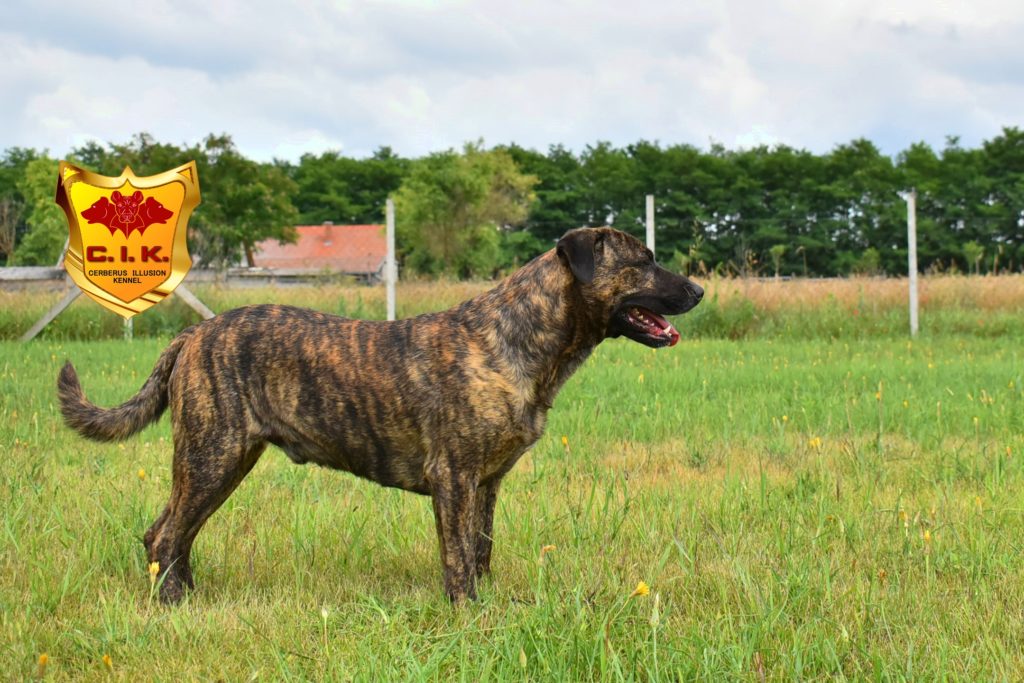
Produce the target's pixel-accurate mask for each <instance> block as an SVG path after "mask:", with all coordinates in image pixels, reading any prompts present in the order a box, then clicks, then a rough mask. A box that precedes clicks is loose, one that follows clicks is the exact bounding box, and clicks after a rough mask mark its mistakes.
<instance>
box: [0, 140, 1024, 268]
mask: <svg viewBox="0 0 1024 683" xmlns="http://www.w3.org/2000/svg"><path fill="white" fill-rule="evenodd" d="M66 158H67V159H68V160H69V161H72V162H73V163H77V164H79V165H81V166H83V167H85V168H88V169H90V170H93V171H96V172H98V173H102V174H104V175H118V174H120V172H121V171H122V169H123V168H124V167H125V166H131V167H132V169H133V170H134V171H135V173H136V174H138V175H152V174H155V173H159V172H161V171H165V170H168V169H170V168H173V167H175V166H178V165H180V164H182V163H185V162H187V161H190V160H195V161H196V162H197V165H198V167H199V177H200V184H201V188H202V193H203V203H202V204H201V205H200V207H199V208H198V209H197V210H196V212H195V213H194V214H193V218H192V220H191V222H190V231H191V232H190V240H189V241H190V249H191V251H192V252H193V255H194V256H195V257H196V259H197V261H198V262H200V263H202V264H205V265H208V266H213V267H224V266H226V265H230V264H233V263H238V262H240V261H241V259H242V257H243V256H247V257H248V259H249V262H250V263H253V262H255V263H256V264H257V265H258V263H259V254H258V253H255V252H254V247H255V245H256V244H257V243H258V242H260V241H262V240H264V239H270V238H272V239H278V240H282V241H291V240H294V239H295V231H294V226H295V225H300V224H318V223H322V222H324V221H333V222H334V223H336V224H344V223H354V224H358V223H380V222H382V221H383V211H384V202H385V200H386V199H387V198H388V197H393V198H394V199H395V203H396V211H397V226H398V246H399V252H400V254H399V256H400V259H401V263H402V266H403V268H404V269H405V270H406V271H407V272H409V271H411V272H417V273H423V274H439V273H445V274H448V275H454V276H460V277H465V276H473V277H490V276H494V275H496V274H499V273H501V272H505V271H507V270H509V269H511V268H514V267H516V266H517V265H521V264H522V263H524V262H525V261H526V260H528V259H530V258H532V257H533V256H535V255H537V254H539V253H541V252H543V251H545V250H546V249H549V248H551V246H552V245H553V244H554V242H555V241H556V240H557V239H558V237H560V236H561V235H562V234H563V233H564V232H565V231H566V230H568V229H570V228H573V227H578V226H582V225H613V226H615V227H617V228H620V229H622V230H626V231H629V232H631V233H633V234H635V235H637V236H638V237H641V238H642V237H643V235H644V195H646V194H654V195H655V203H656V230H657V240H656V243H657V257H658V259H659V261H661V262H663V263H667V264H669V265H670V266H671V267H673V268H675V269H677V270H680V271H686V272H690V273H706V272H712V271H714V272H719V273H723V274H737V275H751V274H785V275H789V274H795V275H805V276H831V275H847V274H851V273H869V274H899V273H903V272H905V270H906V204H905V202H904V199H903V198H902V197H901V196H900V194H899V193H901V192H904V191H906V190H909V189H911V188H913V189H915V190H916V192H917V207H918V214H917V225H918V261H919V264H920V266H921V268H922V269H923V270H928V271H940V272H942V271H958V272H973V273H986V272H1004V271H1013V272H1019V271H1021V270H1022V268H1024V131H1022V130H1021V129H1018V128H1015V127H1008V128H1004V129H1003V130H1002V132H1001V134H1000V135H998V136H996V137H994V138H992V139H990V140H986V141H984V142H983V143H982V144H981V145H980V146H979V147H976V148H966V147H963V146H962V145H961V144H960V141H959V140H958V139H957V138H955V137H950V138H948V139H947V140H946V143H945V146H944V147H943V148H942V149H938V150H936V149H933V148H932V147H931V146H929V145H927V144H925V143H917V144H914V145H911V146H910V147H909V148H907V149H906V150H904V151H902V152H900V153H899V154H897V155H896V156H895V157H890V156H887V155H885V154H883V153H882V152H881V151H880V150H879V149H878V147H877V146H875V145H874V144H873V143H871V142H870V141H869V140H865V139H858V140H853V141H851V142H849V143H846V144H840V145H837V146H836V147H835V148H833V149H832V150H831V151H829V152H827V153H824V154H813V153H811V152H808V151H806V150H800V149H795V148H792V147H787V146H784V145H775V146H760V147H754V148H751V149H739V150H729V149H726V148H725V147H723V146H721V145H717V144H716V145H712V146H711V147H710V148H709V149H706V150H705V149H700V148H698V147H695V146H692V145H686V144H675V145H662V144H659V143H657V142H648V141H640V142H637V143H635V144H631V145H626V146H623V147H616V146H614V145H612V144H609V143H607V142H598V143H596V144H593V145H588V146H587V147H585V148H584V149H583V150H581V151H579V152H574V151H572V150H570V149H568V148H566V147H564V146H561V145H553V146H551V147H550V148H548V149H547V150H546V151H537V150H534V149H527V148H524V147H521V146H518V145H514V144H513V145H500V146H495V147H491V148H487V147H485V146H484V145H483V143H482V142H473V143H468V144H466V145H465V146H464V147H463V148H462V149H460V150H447V151H443V152H437V153H433V154H429V155H426V156H424V157H421V158H416V159H409V158H404V157H401V156H399V155H397V154H395V153H394V152H393V151H392V150H391V149H390V148H387V147H382V148H380V149H378V150H377V151H376V152H374V153H373V154H372V155H370V156H368V157H365V158H353V157H348V156H345V155H343V154H341V153H339V152H324V153H322V154H306V155H303V156H302V157H301V158H300V159H299V160H298V161H297V162H289V161H281V160H275V161H273V162H266V163H259V162H256V161H253V160H251V159H248V158H246V157H245V156H244V155H243V154H242V153H241V152H240V151H239V150H238V149H237V147H236V146H235V144H234V143H233V141H232V140H231V138H230V136H227V135H210V136H208V137H207V138H206V139H205V140H203V141H202V142H201V143H198V144H194V145H173V144H168V143H164V142H159V141H157V140H155V139H153V138H152V137H151V136H149V135H147V134H138V135H135V136H134V137H133V138H131V139H130V140H129V141H127V142H124V143H110V144H107V145H101V144H99V143H95V142H92V143H88V144H85V145H83V146H80V147H77V148H75V149H73V150H71V151H70V152H69V153H68V155H67V157H66ZM56 173H57V160H56V159H54V158H51V157H50V156H49V155H48V154H47V152H45V151H39V150H34V149H25V148H9V149H7V150H6V151H5V152H4V153H3V155H2V157H0V263H6V264H7V265H36V264H41V265H50V264H52V263H54V262H55V261H56V259H57V257H58V256H59V253H60V250H61V248H62V246H63V243H64V239H65V237H66V236H67V228H66V225H65V224H64V218H63V214H62V213H61V212H60V210H59V209H58V208H57V207H56V205H55V204H53V195H54V189H55V185H56Z"/></svg>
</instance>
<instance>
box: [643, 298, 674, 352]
mask: <svg viewBox="0 0 1024 683" xmlns="http://www.w3.org/2000/svg"><path fill="white" fill-rule="evenodd" d="M633 318H634V319H635V320H638V321H639V322H640V324H641V325H643V326H644V327H645V328H646V332H647V333H648V334H650V335H652V336H654V337H665V338H666V339H668V340H669V343H668V345H669V346H675V345H676V344H677V343H679V332H677V331H676V328H675V327H673V326H672V323H670V322H669V321H667V320H665V319H664V318H663V317H661V316H660V315H658V314H657V313H655V312H654V311H651V310H650V309H647V308H643V307H642V306H636V307H635V313H634V315H633Z"/></svg>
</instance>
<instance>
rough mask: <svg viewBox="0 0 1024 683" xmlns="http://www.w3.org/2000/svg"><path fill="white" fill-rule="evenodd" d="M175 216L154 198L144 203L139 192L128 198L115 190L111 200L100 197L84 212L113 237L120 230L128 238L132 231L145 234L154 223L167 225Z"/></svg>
mask: <svg viewBox="0 0 1024 683" xmlns="http://www.w3.org/2000/svg"><path fill="white" fill-rule="evenodd" d="M173 215H174V212H173V211H168V210H167V209H165V208H164V206H163V205H162V204H161V203H160V202H158V201H157V200H155V199H153V198H152V197H149V198H147V199H146V200H145V201H143V197H142V193H141V192H139V191H138V190H136V191H135V192H133V193H132V194H131V196H128V197H126V196H124V195H123V194H121V193H120V192H118V191H117V190H114V193H113V194H112V195H110V199H107V198H106V197H100V198H99V199H98V200H96V201H95V202H94V203H93V205H92V206H90V207H89V208H88V209H86V210H85V211H83V212H82V217H83V218H85V219H86V220H87V221H89V222H90V223H100V224H101V225H105V226H106V227H107V228H108V229H109V230H110V234H111V235H113V234H114V231H115V230H120V231H121V232H123V233H124V234H125V236H126V237H127V236H128V235H130V234H131V232H132V230H138V231H139V232H140V233H143V232H145V231H146V228H148V227H149V226H151V225H153V224H154V223H166V222H167V219H168V218H170V217H171V216H173Z"/></svg>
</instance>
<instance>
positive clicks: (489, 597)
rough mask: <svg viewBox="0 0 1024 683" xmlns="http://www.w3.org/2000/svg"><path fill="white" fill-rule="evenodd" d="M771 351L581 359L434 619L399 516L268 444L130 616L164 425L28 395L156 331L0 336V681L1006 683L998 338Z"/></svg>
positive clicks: (1023, 484)
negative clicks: (185, 588)
mask: <svg viewBox="0 0 1024 683" xmlns="http://www.w3.org/2000/svg"><path fill="white" fill-rule="evenodd" d="M949 315H951V316H954V317H956V315H959V316H960V317H963V316H967V318H968V319H970V320H973V318H972V317H971V316H972V315H973V314H972V313H971V312H961V313H960V314H956V315H954V314H953V313H951V314H949ZM97 317H100V314H98V313H97ZM679 323H680V326H681V327H684V328H685V325H686V318H685V317H684V318H681V319H680V320H679ZM969 327H970V326H966V327H965V328H964V329H968V328H969ZM780 329H782V328H781V327H780ZM795 336H800V335H795ZM780 337H784V335H781V334H776V335H772V336H770V337H767V338H759V337H753V338H746V339H742V340H737V341H730V340H727V339H696V340H694V339H690V340H684V341H683V342H681V343H680V344H679V345H678V346H676V347H675V348H672V349H666V350H660V351H657V352H654V351H652V350H650V349H646V348H643V347H641V346H639V345H636V344H633V343H631V342H628V341H622V340H616V341H611V342H606V343H605V344H604V345H602V346H601V347H600V348H599V349H598V351H597V352H596V353H595V355H594V357H592V358H591V359H590V360H589V361H588V362H587V363H586V365H585V366H584V367H583V369H582V370H581V371H580V372H579V373H578V374H577V375H576V376H575V377H574V378H573V379H571V380H570V381H569V383H568V384H567V385H566V388H565V389H564V390H563V392H562V393H561V394H560V395H559V397H558V400H557V402H556V404H555V407H554V410H553V411H552V413H551V416H550V417H551V419H550V422H549V427H548V431H547V434H546V435H545V436H544V437H543V439H542V440H541V441H540V442H539V443H538V444H537V446H536V447H535V448H534V450H533V451H532V452H531V453H530V454H528V455H527V456H526V457H524V459H523V460H522V461H521V462H520V463H519V465H518V466H517V467H516V468H515V469H514V470H513V471H512V473H511V474H510V475H509V476H508V478H507V479H506V480H505V485H504V486H503V489H502V495H501V497H500V498H499V503H498V511H497V515H496V523H495V535H496V541H495V557H494V563H493V564H494V571H495V575H494V578H493V580H486V581H485V582H484V583H483V585H482V587H481V591H480V600H479V601H478V602H476V603H473V604H470V605H467V606H465V607H463V608H459V609H453V608H452V607H450V606H449V605H448V604H447V602H446V601H445V599H444V597H443V592H442V588H441V573H440V562H439V560H438V558H437V542H436V536H435V532H434V528H433V517H432V513H431V509H430V503H429V500H428V499H426V498H422V497H418V496H415V495H413V494H406V493H402V492H398V491H393V490H386V489H382V488H379V487H377V486H375V485H373V484H370V483H368V482H363V481H359V480H356V479H355V478H353V477H351V476H350V475H347V474H344V473H338V472H331V471H327V470H322V469H318V468H315V467H311V466H306V467H297V466H295V465H292V464H291V463H290V462H289V461H288V460H287V458H286V457H284V456H283V455H282V454H281V453H280V452H279V451H277V450H276V449H274V448H271V449H269V450H268V451H267V453H266V455H264V457H263V459H262V460H261V462H260V463H259V465H258V466H257V467H256V469H255V471H254V472H253V473H252V474H251V475H250V476H249V478H248V479H247V480H246V481H245V482H244V483H243V484H242V486H241V487H240V489H239V490H238V491H237V492H236V493H235V494H234V495H233V496H232V497H231V498H230V499H229V500H228V502H227V503H226V504H225V506H224V507H223V508H222V509H221V510H220V511H219V512H218V513H217V514H216V515H215V516H214V517H213V518H212V519H211V521H210V522H209V524H208V525H207V527H206V528H205V529H204V531H203V532H202V533H201V534H200V536H199V539H198V541H197V543H196V549H195V552H194V554H193V562H194V570H195V575H196V581H197V585H198V590H197V591H196V592H195V593H194V594H192V595H191V596H190V597H189V598H188V600H187V602H186V603H185V604H183V605H182V606H180V607H176V608H165V607H163V606H161V605H160V604H159V603H157V602H156V601H155V599H154V595H153V591H152V590H151V586H150V580H149V575H148V573H147V568H146V563H145V558H144V555H143V549H142V545H141V543H140V541H139V539H140V538H141V536H142V534H143V532H144V531H145V529H146V528H147V527H148V526H149V524H150V523H151V522H152V520H153V519H154V517H155V515H156V514H157V513H158V512H159V510H160V509H161V507H162V506H163V504H164V502H165V501H166V497H167V494H168V491H169V488H170V480H169V477H170V464H171V447H170V443H169V438H170V428H169V423H168V420H167V418H166V416H165V418H164V419H163V420H161V422H160V423H158V424H157V425H154V426H153V427H151V428H149V429H147V430H146V431H145V432H143V433H142V434H141V435H139V436H138V437H135V438H133V439H131V440H129V441H126V442H123V443H121V444H96V443H92V442H87V441H85V440H83V439H81V438H79V437H78V436H76V435H74V434H73V433H71V432H70V431H69V430H67V429H65V428H64V427H63V426H62V424H61V422H60V420H59V415H58V412H57V408H56V405H55V397H54V384H55V378H56V374H57V371H58V368H59V366H60V365H61V363H63V361H64V359H65V358H70V359H71V360H72V361H74V362H75V364H76V366H77V368H78V370H79V374H80V376H81V379H82V383H83V386H84V388H85V390H86V393H87V394H88V396H89V397H90V398H91V399H93V400H94V401H95V402H97V403H99V404H101V405H113V404H116V403H119V402H121V401H123V400H124V399H126V398H128V397H129V396H130V395H132V394H133V393H134V392H135V391H136V390H137V389H138V387H139V386H140V385H141V383H142V381H143V379H144V378H145V377H146V376H147V375H148V373H149V371H150V369H151V367H152V365H153V363H154V362H155V360H156V358H157V356H158V355H159V353H160V351H161V349H162V348H163V346H164V345H165V344H166V342H167V337H163V338H148V339H137V340H135V341H134V342H131V343H126V342H121V341H112V340H107V341H61V340H56V339H51V340H44V341H41V342H33V343H32V344H29V345H21V344H18V343H16V342H10V341H6V342H0V462H2V466H0V505H2V510H3V515H2V520H3V528H2V530H0V531H2V542H0V644H2V647H3V651H4V653H5V657H4V658H3V661H4V664H3V667H4V669H5V670H3V671H0V679H10V680H27V679H31V678H33V677H35V676H37V675H39V674H40V673H41V672H40V664H39V657H40V655H41V654H43V653H45V654H46V655H47V659H48V662H47V664H46V666H45V671H43V672H42V673H43V675H44V676H45V677H46V678H48V679H51V680H78V679H84V680H91V679H97V680H99V679H104V680H105V679H108V678H109V679H114V680H124V681H140V680H217V679H220V680H225V681H240V680H256V679H258V680H282V679H288V680H350V679H355V680H408V679H412V680H421V679H423V680H439V681H441V680H443V681H449V680H466V681H480V680H495V679H500V680H505V679H509V680H535V681H542V680H543V681H546V680H620V679H623V680H691V679H694V678H700V679H706V680H749V681H759V680H808V679H832V678H850V679H867V680H932V679H936V678H944V679H954V680H1007V681H1013V680H1021V679H1024V654H1022V650H1021V624H1022V620H1024V560H1022V557H1021V546H1022V544H1024V541H1022V538H1024V502H1022V501H1024V466H1022V460H1021V459H1022V457H1024V345H1022V344H1021V338H1020V337H1019V336H1017V335H1010V336H1005V335H1004V336H999V335H992V334H986V333H981V332H979V333H977V334H975V333H961V332H956V333H954V332H950V333H948V334H926V335H925V336H923V337H922V339H920V340H919V341H916V342H913V343H910V342H908V341H907V340H906V339H903V338H901V337H900V336H897V335H891V334H880V335H879V336H876V337H869V338H859V337H857V336H854V335H851V336H850V337H849V338H831V339H828V338H824V339H802V340H795V339H789V340H787V339H785V338H780ZM563 437H564V440H563ZM546 546H553V549H551V548H550V547H549V548H548V549H547V550H546V551H544V552H543V553H542V548H544V547H546ZM641 581H643V582H645V583H646V584H647V585H649V587H650V592H649V594H647V595H633V596H632V597H631V595H632V594H633V593H634V592H635V589H636V588H637V585H638V583H639V582H641ZM105 656H107V657H108V659H107V660H106V661H105V660H104V657H105ZM108 662H109V663H108Z"/></svg>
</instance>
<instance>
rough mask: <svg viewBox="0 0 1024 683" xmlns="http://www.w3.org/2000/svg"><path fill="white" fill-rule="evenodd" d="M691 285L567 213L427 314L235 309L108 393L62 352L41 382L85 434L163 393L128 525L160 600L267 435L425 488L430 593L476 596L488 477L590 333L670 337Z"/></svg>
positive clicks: (150, 412)
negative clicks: (482, 288)
mask: <svg viewBox="0 0 1024 683" xmlns="http://www.w3.org/2000/svg"><path fill="white" fill-rule="evenodd" d="M703 294H704V292H703V290H702V289H701V288H700V287H699V286H698V285H696V284H695V283H693V282H691V281H690V280H688V279H687V278H685V277H683V276H681V275H676V274H673V273H670V272H669V271H667V270H665V269H663V268H661V267H659V266H658V265H657V264H655V262H654V256H653V254H651V252H650V250H648V249H646V248H645V247H644V245H643V244H642V243H641V242H639V241H638V240H636V239H634V238H633V237H630V236H629V235H627V234H625V233H622V232H619V231H616V230H612V229H610V228H584V229H578V230H572V231H570V232H568V233H566V235H565V236H564V237H563V238H562V239H561V240H560V241H559V242H558V245H557V247H556V248H555V249H552V250H551V251H549V252H547V253H545V254H543V255H541V256H539V257H537V258H536V259H534V260H533V261H531V262H530V263H528V264H527V265H526V266H524V267H523V268H522V269H520V270H519V271H518V272H516V273H514V274H513V275H512V276H510V277H509V278H507V279H506V280H505V281H503V282H502V283H501V284H499V285H498V286H497V287H495V288H494V289H492V290H490V291H489V292H486V293H485V294H481V295H480V296H478V297H476V298H475V299H471V300H469V301H467V302H465V303H463V304H461V305H459V306H456V307H455V308H452V309H450V310H447V311H444V312H441V313H431V314H427V315H421V316H418V317H415V318H410V319H407V320H399V321H396V322H376V321H363V320H346V319H344V318H339V317H336V316H333V315H327V314H324V313H318V312H315V311H310V310H306V309H301V308H293V307H290V306H251V307H246V308H239V309H236V310H233V311H229V312H227V313H224V314H222V315H218V316H217V317H215V318H213V319H211V320H208V321H206V322H203V323H200V324H198V325H196V326H194V327H191V328H189V329H187V330H185V331H184V332H182V333H181V334H180V335H178V337H176V338H175V339H174V340H173V341H172V342H171V344H170V346H169V347H168V348H167V350H165V351H164V353H163V355H161V356H160V359H159V360H158V361H157V364H156V367H155V368H154V370H153V373H152V374H151V375H150V377H149V379H147V380H146V382H145V384H143V386H142V389H141V390H140V391H139V393H138V394H136V395H135V396H134V397H133V398H131V399H129V400H128V401H127V402H126V403H124V404H122V405H121V406H119V407H117V408H112V409H103V408H99V407H97V406H95V405H93V404H92V403H90V402H89V401H88V400H87V399H86V398H85V396H84V394H83V393H82V388H81V386H80V385H79V382H78V376H77V375H76V374H75V370H74V367H73V366H72V365H71V363H67V364H66V365H65V366H64V368H63V369H62V370H61V372H60V377H59V378H58V384H57V389H58V394H59V396H60V403H61V411H62V412H63V414H64V419H65V421H66V422H67V424H68V425H69V426H70V427H71V428H73V429H75V430H76V431H78V432H79V433H80V434H82V435H83V436H86V437H89V438H91V439H96V440H100V441H107V440H114V439H124V438H126V437H128V436H130V435H132V434H135V433H136V432H138V431H139V430H141V429H142V428H143V427H144V426H145V425H147V424H149V423H150V422H153V421H154V420H156V419H157V418H158V417H159V416H160V415H161V414H162V413H163V412H164V410H166V408H167V407H168V406H170V408H171V423H172V426H173V431H174V466H173V472H174V474H173V485H172V488H171V499H170V501H169V502H168V504H167V507H166V508H165V509H164V511H163V512H162V513H161V514H160V517H159V518H158V519H157V520H156V522H155V523H154V524H153V526H152V527H150V529H149V530H148V531H147V532H146V535H145V538H144V543H145V546H146V551H147V552H148V554H149V560H150V561H151V562H159V563H160V570H161V571H162V572H163V583H162V585H161V587H160V597H161V598H162V599H163V600H164V601H166V602H176V601H178V600H180V599H181V597H182V595H183V592H184V590H185V589H186V588H188V589H191V588H192V587H193V586H194V584H193V580H192V570H191V568H190V566H189V555H190V553H191V551H192V543H193V541H194V540H195V537H196V534H197V533H199V530H200V529H201V528H202V526H203V524H204V523H205V522H206V520H207V519H209V517H210V515H212V514H213V513H214V511H215V510H216V509H217V508H218V507H219V506H220V505H221V504H222V503H223V502H224V501H225V500H226V499H227V497H228V496H229V495H231V492H232V491H234V490H235V487H236V486H238V484H239V482H241V481H242V479H243V478H244V477H245V475H246V474H248V473H249V471H250V470H252V468H253V466H254V465H255V464H256V461H257V460H258V459H259V457H260V454H261V453H262V452H263V450H264V448H265V447H266V445H267V443H272V444H274V445H276V446H278V447H280V448H281V449H282V450H283V451H284V452H285V453H287V454H288V457H290V458H291V459H292V460H294V461H295V462H296V463H306V462H313V463H316V464H318V465H322V466H325V467H331V468H334V469H339V470H347V471H349V472H351V473H353V474H355V475H357V476H360V477H365V478H367V479H371V480H373V481H375V482H377V483H379V484H383V485H384V486H393V487H397V488H400V489H405V490H407V491H415V492H416V493H422V494H426V495H430V496H432V497H433V504H434V517H435V520H436V522H437V536H438V540H439V542H440V546H441V561H442V564H443V566H444V586H445V592H446V593H447V594H448V597H449V598H450V599H451V600H452V601H456V602H457V601H460V600H462V599H464V598H467V597H469V598H475V597H476V580H477V577H479V576H480V575H482V574H484V573H486V572H488V571H489V570H490V562H491V539H492V525H493V522H494V504H495V500H496V498H497V495H498V486H499V485H500V483H501V479H502V477H504V476H505V474H506V473H507V472H508V471H509V470H510V469H511V468H512V466H513V465H514V464H515V463H516V461H517V460H518V459H519V458H520V456H522V454H523V453H524V452H525V451H526V450H527V449H528V448H530V446H531V445H533V443H534V442H536V441H537V439H538V438H539V437H540V435H541V433H542V432H543V431H544V423H545V420H546V416H547V412H548V410H549V409H550V408H551V404H552V402H553V401H554V399H555V394H556V393H557V392H558V390H559V389H560V388H561V386H562V384H563V383H564V382H565V381H566V380H567V379H568V378H569V376H570V375H571V374H572V373H573V371H575V370H576V368H577V367H579V365H580V363H582V362H583V361H584V359H586V358H587V356H588V355H590V353H591V351H593V350H594V347H595V346H597V345H598V344H599V343H600V342H601V340H603V339H605V338H607V337H618V336H620V335H622V336H626V337H629V338H630V339H633V340H635V341H638V342H640V343H641V344H645V345H646V346H651V347H662V346H672V345H674V344H675V343H676V342H677V341H678V340H679V333H678V332H677V331H676V330H675V328H674V327H672V325H671V324H669V323H668V322H667V321H666V320H665V319H664V318H663V317H662V316H663V315H675V314H679V313H684V312H686V311H688V310H689V309H691V308H693V307H694V306H695V305H697V303H698V302H699V301H700V299H701V297H702V296H703Z"/></svg>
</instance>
